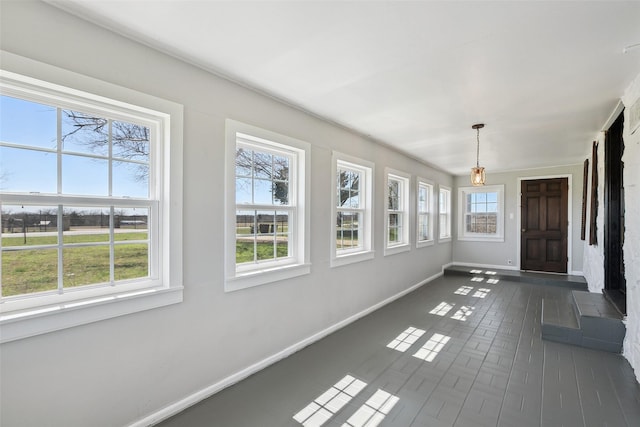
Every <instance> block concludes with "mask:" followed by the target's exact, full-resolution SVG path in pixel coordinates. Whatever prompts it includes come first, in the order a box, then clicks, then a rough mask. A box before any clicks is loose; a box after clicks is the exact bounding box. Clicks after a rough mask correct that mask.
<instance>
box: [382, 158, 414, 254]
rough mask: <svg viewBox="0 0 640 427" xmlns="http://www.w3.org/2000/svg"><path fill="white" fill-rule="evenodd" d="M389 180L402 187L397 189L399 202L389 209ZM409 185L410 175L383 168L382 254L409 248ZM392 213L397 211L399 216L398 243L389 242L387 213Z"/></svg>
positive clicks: (399, 251)
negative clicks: (395, 206) (395, 207)
mask: <svg viewBox="0 0 640 427" xmlns="http://www.w3.org/2000/svg"><path fill="white" fill-rule="evenodd" d="M391 180H394V181H397V182H399V183H401V184H402V188H401V189H400V191H399V193H400V194H399V204H398V209H397V210H391V209H389V196H390V195H389V183H390V181H391ZM410 185H411V175H409V174H406V173H404V172H400V171H397V170H393V169H391V168H385V198H384V219H385V223H384V255H385V256H387V255H394V254H397V253H401V252H406V251H410V250H411V237H410V236H411V233H410V228H411V223H410V213H409V209H410V205H411V200H410V196H409V195H410ZM392 213H398V214H399V215H400V216H399V218H400V220H401V224H403V227H402V229H401V236H402V239H401V240H400V241H399V242H398V243H392V242H389V215H390V214H392Z"/></svg>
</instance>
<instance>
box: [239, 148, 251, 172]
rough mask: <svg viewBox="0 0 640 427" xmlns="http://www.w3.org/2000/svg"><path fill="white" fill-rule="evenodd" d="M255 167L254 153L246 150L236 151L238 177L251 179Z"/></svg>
mask: <svg viewBox="0 0 640 427" xmlns="http://www.w3.org/2000/svg"><path fill="white" fill-rule="evenodd" d="M252 167H253V151H251V150H247V149H245V148H237V149H236V176H246V177H251V171H252Z"/></svg>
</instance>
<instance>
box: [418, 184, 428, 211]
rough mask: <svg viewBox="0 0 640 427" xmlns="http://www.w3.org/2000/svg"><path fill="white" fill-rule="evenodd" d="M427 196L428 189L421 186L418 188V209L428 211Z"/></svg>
mask: <svg viewBox="0 0 640 427" xmlns="http://www.w3.org/2000/svg"><path fill="white" fill-rule="evenodd" d="M427 197H428V191H427V189H426V188H424V187H420V189H419V190H418V211H419V212H426V211H427Z"/></svg>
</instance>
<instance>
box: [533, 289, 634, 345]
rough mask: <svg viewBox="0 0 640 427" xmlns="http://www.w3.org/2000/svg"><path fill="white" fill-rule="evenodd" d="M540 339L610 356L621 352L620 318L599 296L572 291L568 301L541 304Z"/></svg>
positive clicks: (622, 334) (621, 325) (621, 326)
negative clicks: (597, 351)
mask: <svg viewBox="0 0 640 427" xmlns="http://www.w3.org/2000/svg"><path fill="white" fill-rule="evenodd" d="M541 322H542V328H541V329H542V338H543V339H546V340H549V341H556V342H563V343H567V344H573V345H578V346H581V347H586V348H592V349H596V350H604V351H609V352H613V353H620V352H621V351H622V342H623V340H624V335H625V332H626V328H625V326H624V323H623V316H622V315H621V314H620V313H619V312H618V310H616V308H615V307H614V306H613V305H612V304H611V303H610V302H609V301H608V300H607V299H606V298H605V297H604V295H602V294H598V293H592V292H584V291H575V290H574V291H572V292H571V300H570V301H569V302H567V301H558V300H554V299H547V300H543V301H542V320H541Z"/></svg>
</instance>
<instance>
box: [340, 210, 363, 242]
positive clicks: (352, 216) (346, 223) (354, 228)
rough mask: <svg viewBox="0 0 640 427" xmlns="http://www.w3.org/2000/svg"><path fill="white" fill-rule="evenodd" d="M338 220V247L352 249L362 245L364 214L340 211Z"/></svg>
mask: <svg viewBox="0 0 640 427" xmlns="http://www.w3.org/2000/svg"><path fill="white" fill-rule="evenodd" d="M336 221H337V227H336V230H337V236H336V237H337V243H336V248H337V249H350V248H359V247H362V245H361V242H360V239H359V235H360V231H361V224H362V214H361V213H359V212H338V215H337V219H336Z"/></svg>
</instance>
